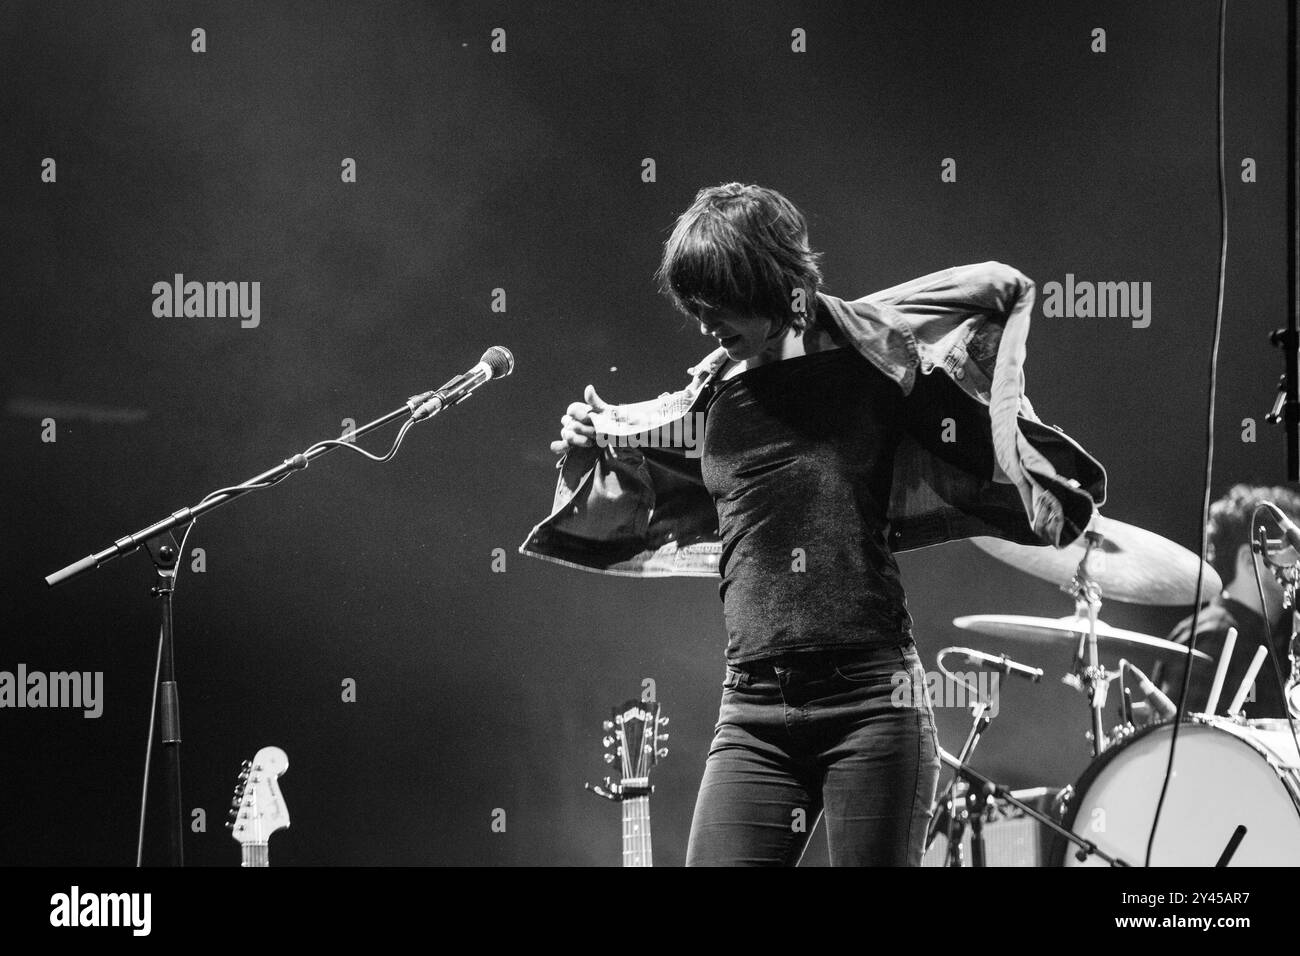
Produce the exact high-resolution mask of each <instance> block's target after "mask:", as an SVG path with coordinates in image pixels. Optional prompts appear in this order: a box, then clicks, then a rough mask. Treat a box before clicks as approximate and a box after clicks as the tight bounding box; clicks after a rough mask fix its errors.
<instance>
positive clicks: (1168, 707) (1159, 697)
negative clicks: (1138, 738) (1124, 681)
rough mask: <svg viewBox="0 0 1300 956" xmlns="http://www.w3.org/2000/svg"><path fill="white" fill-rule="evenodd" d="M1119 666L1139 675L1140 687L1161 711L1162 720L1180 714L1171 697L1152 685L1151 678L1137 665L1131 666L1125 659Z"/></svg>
mask: <svg viewBox="0 0 1300 956" xmlns="http://www.w3.org/2000/svg"><path fill="white" fill-rule="evenodd" d="M1119 666H1120V667H1127V668H1128V669H1129V670H1131V671H1132V672H1133V673H1134V674H1136V675H1137V679H1138V686H1139V687H1141V688H1142V693H1144V694H1146V697H1147V700H1149V701H1151V704H1152V706H1154V707H1155V709H1156V710H1157V711H1159V713H1160V716H1161V717H1162V718H1166V719H1167V718H1169V717H1172V716H1174V714H1176V713H1178V708H1177V707H1175V706H1174V702H1173V701H1172V700H1170V699H1169V695H1167V694H1166V693H1165V692H1164V691H1162V690H1161V689H1160V688H1159V687H1157V686H1156V685H1155V684H1154V683H1152V681H1151V678H1150V677H1147V675H1146V674H1144V673H1142V669H1141V668H1139V667H1138V666H1137V665H1135V664H1130V663H1129V662H1128V661H1126V660H1123V659H1121V660H1120V662H1119Z"/></svg>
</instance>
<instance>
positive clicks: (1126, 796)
mask: <svg viewBox="0 0 1300 956" xmlns="http://www.w3.org/2000/svg"><path fill="white" fill-rule="evenodd" d="M1172 734H1173V724H1172V723H1166V724H1157V725H1155V726H1153V727H1146V728H1144V729H1142V730H1140V731H1138V732H1136V733H1135V734H1133V735H1132V736H1131V737H1129V738H1127V739H1126V740H1124V741H1123V742H1121V743H1119V744H1117V745H1116V746H1115V747H1113V748H1111V749H1110V750H1107V751H1106V752H1105V753H1103V754H1102V755H1101V756H1100V757H1098V758H1097V759H1096V760H1094V761H1093V762H1092V763H1091V764H1090V765H1089V767H1088V769H1087V770H1086V771H1085V772H1084V774H1083V775H1082V776H1081V777H1080V778H1079V782H1078V783H1077V784H1076V785H1075V786H1074V787H1073V788H1072V789H1073V792H1072V793H1070V795H1069V796H1068V797H1066V798H1065V800H1064V802H1063V806H1062V815H1061V824H1062V826H1064V827H1065V828H1066V829H1068V830H1071V831H1072V832H1074V833H1076V834H1078V835H1079V836H1081V837H1083V838H1084V839H1086V840H1090V841H1092V842H1093V843H1095V844H1096V845H1097V847H1098V848H1099V849H1101V850H1103V851H1104V852H1106V853H1108V854H1110V855H1111V856H1114V857H1118V858H1120V859H1122V860H1123V861H1124V862H1126V863H1128V864H1129V865H1130V866H1142V865H1143V863H1144V862H1145V860H1146V851H1147V840H1148V838H1149V837H1150V833H1151V822H1152V819H1153V818H1154V816H1155V809H1156V803H1157V802H1158V801H1159V799H1160V787H1161V784H1162V783H1163V781H1164V776H1165V768H1166V766H1167V765H1168V762H1169V740H1170V737H1171V736H1172ZM1238 827H1244V828H1245V833H1244V836H1243V837H1242V839H1241V840H1240V842H1239V843H1238V845H1237V847H1236V850H1235V851H1234V852H1233V854H1232V856H1231V858H1230V859H1229V863H1228V865H1230V866H1300V748H1298V747H1297V744H1296V741H1295V740H1294V739H1293V738H1292V737H1291V735H1290V732H1289V730H1288V731H1281V730H1278V729H1276V728H1275V727H1274V728H1268V727H1251V726H1243V725H1241V724H1237V723H1234V722H1233V721H1230V720H1227V719H1226V718H1219V717H1210V716H1207V715H1202V714H1197V715H1193V716H1192V717H1191V718H1190V720H1188V721H1185V722H1184V723H1183V725H1182V727H1181V728H1180V730H1179V731H1178V751H1177V754H1176V756H1175V757H1174V775H1173V777H1172V779H1171V780H1170V781H1169V791H1168V793H1167V794H1166V796H1165V805H1164V809H1162V810H1161V812H1160V828H1159V829H1158V830H1157V831H1156V839H1155V844H1154V846H1153V848H1152V851H1151V864H1152V865H1153V866H1214V865H1215V864H1216V863H1218V861H1219V859H1220V857H1221V856H1222V855H1223V853H1224V851H1225V849H1227V848H1228V846H1229V845H1230V843H1231V842H1232V841H1233V839H1234V834H1235V833H1236V831H1237V829H1238ZM1077 851H1078V847H1077V846H1075V845H1074V844H1073V843H1069V842H1068V841H1066V840H1065V839H1064V838H1061V837H1059V836H1058V837H1056V838H1055V839H1054V845H1053V848H1052V852H1051V856H1050V861H1051V862H1050V865H1052V866H1106V865H1107V864H1106V862H1105V861H1104V860H1101V859H1099V858H1098V857H1097V856H1095V855H1090V856H1089V857H1088V858H1087V860H1086V861H1085V862H1082V863H1081V862H1079V860H1078V859H1077V858H1076V856H1075V853H1076V852H1077Z"/></svg>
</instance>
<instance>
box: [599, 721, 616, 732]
mask: <svg viewBox="0 0 1300 956" xmlns="http://www.w3.org/2000/svg"><path fill="white" fill-rule="evenodd" d="M600 729H601V730H613V729H614V722H613V721H612V720H603V721H601V723H600Z"/></svg>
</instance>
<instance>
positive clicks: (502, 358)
mask: <svg viewBox="0 0 1300 956" xmlns="http://www.w3.org/2000/svg"><path fill="white" fill-rule="evenodd" d="M479 361H480V362H482V363H483V364H484V365H486V366H487V367H488V368H489V369H490V370H491V371H492V377H493V378H505V377H506V376H507V375H509V374H510V373H511V372H513V371H514V370H515V357H514V356H513V355H511V354H510V350H509V349H508V348H506V347H505V346H503V345H494V346H492V347H491V348H490V349H488V350H487V351H486V352H484V353H483V357H482V358H481V359H479Z"/></svg>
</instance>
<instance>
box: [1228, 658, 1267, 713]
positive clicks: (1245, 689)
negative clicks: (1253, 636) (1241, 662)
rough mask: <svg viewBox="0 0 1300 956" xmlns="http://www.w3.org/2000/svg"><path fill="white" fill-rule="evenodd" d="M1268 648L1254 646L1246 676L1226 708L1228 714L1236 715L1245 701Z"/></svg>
mask: <svg viewBox="0 0 1300 956" xmlns="http://www.w3.org/2000/svg"><path fill="white" fill-rule="evenodd" d="M1267 654H1268V650H1267V649H1266V648H1265V647H1264V645H1263V644H1261V645H1259V647H1257V648H1255V656H1254V657H1253V658H1251V661H1250V667H1249V668H1247V669H1246V676H1245V677H1243V678H1242V679H1241V686H1240V687H1238V688H1237V695H1236V696H1235V697H1233V698H1232V706H1231V707H1229V708H1228V716H1229V717H1236V716H1237V711H1239V710H1241V705H1242V704H1244V703H1245V702H1246V694H1248V693H1249V692H1250V686H1251V685H1252V684H1253V683H1255V675H1256V674H1258V673H1259V668H1260V665H1261V664H1263V663H1264V658H1265V656H1267Z"/></svg>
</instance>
